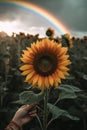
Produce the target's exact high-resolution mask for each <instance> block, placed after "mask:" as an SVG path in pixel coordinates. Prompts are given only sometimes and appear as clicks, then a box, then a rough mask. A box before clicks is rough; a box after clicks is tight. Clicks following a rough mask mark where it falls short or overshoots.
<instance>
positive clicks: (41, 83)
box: [38, 76, 44, 91]
mask: <svg viewBox="0 0 87 130" xmlns="http://www.w3.org/2000/svg"><path fill="white" fill-rule="evenodd" d="M43 85H44V81H43V77H41V76H39V79H38V87H39V88H40V90H42V91H43V89H44V88H43Z"/></svg>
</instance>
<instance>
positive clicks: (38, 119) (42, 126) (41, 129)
mask: <svg viewBox="0 0 87 130" xmlns="http://www.w3.org/2000/svg"><path fill="white" fill-rule="evenodd" d="M36 118H37V120H38V122H39V124H40V127H41V130H43V126H42V123H41V120H40V118H39V116H38V115H37V114H36Z"/></svg>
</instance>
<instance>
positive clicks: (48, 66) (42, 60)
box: [34, 53, 57, 76]
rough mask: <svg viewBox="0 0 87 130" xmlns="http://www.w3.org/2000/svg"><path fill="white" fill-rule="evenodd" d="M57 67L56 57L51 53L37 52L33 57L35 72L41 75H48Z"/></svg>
mask: <svg viewBox="0 0 87 130" xmlns="http://www.w3.org/2000/svg"><path fill="white" fill-rule="evenodd" d="M56 68H57V58H56V56H55V55H53V54H51V53H47V54H46V53H45V54H42V53H41V54H38V55H36V56H35V59H34V69H35V71H36V73H38V74H39V75H42V76H49V75H51V74H52V73H54V72H55V70H56Z"/></svg>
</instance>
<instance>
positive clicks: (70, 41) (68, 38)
mask: <svg viewBox="0 0 87 130" xmlns="http://www.w3.org/2000/svg"><path fill="white" fill-rule="evenodd" d="M62 38H63V40H64V42H66V44H67V46H68V47H69V48H72V47H73V42H72V38H70V35H69V34H64V35H62Z"/></svg>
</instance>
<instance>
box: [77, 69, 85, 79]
mask: <svg viewBox="0 0 87 130" xmlns="http://www.w3.org/2000/svg"><path fill="white" fill-rule="evenodd" d="M76 73H77V74H78V75H79V76H80V77H81V78H83V79H84V80H87V75H86V74H84V73H82V72H79V71H76Z"/></svg>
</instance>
